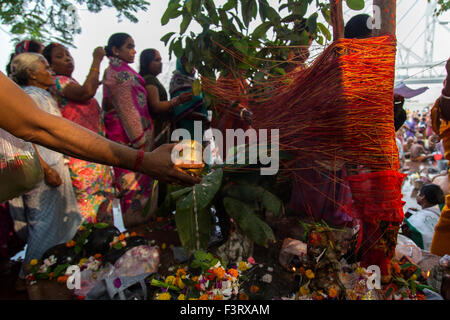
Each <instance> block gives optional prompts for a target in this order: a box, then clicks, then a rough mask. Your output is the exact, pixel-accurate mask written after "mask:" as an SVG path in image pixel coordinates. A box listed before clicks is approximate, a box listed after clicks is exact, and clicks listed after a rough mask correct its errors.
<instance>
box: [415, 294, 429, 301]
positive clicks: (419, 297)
mask: <svg viewBox="0 0 450 320" xmlns="http://www.w3.org/2000/svg"><path fill="white" fill-rule="evenodd" d="M416 297H417V300H427V298H426V297H425V296H424V295H423V294H418V295H417V296H416Z"/></svg>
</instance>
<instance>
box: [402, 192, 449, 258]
mask: <svg viewBox="0 0 450 320" xmlns="http://www.w3.org/2000/svg"><path fill="white" fill-rule="evenodd" d="M444 201H445V198H444V192H443V191H442V189H441V188H440V187H439V186H438V185H436V184H427V185H424V186H423V187H422V188H421V189H420V191H419V194H418V195H417V203H418V204H419V205H420V206H421V207H422V210H419V211H416V212H414V211H415V210H414V209H410V210H412V211H408V212H407V213H406V214H405V217H406V218H405V221H404V222H405V224H404V226H403V227H402V230H403V232H404V234H405V235H406V236H407V237H409V238H411V239H412V240H413V241H414V242H415V243H416V244H417V245H418V246H419V247H420V248H421V249H424V250H426V251H430V247H431V241H432V239H433V233H434V228H435V227H436V225H437V223H438V221H439V216H440V214H441V208H440V206H439V205H442V204H444Z"/></svg>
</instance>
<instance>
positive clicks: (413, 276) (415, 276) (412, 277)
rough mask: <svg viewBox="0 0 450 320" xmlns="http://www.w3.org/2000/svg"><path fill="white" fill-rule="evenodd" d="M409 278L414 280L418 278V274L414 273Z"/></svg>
mask: <svg viewBox="0 0 450 320" xmlns="http://www.w3.org/2000/svg"><path fill="white" fill-rule="evenodd" d="M409 279H410V280H412V281H414V280H417V275H416V274H413V275H412V276H411V278H409Z"/></svg>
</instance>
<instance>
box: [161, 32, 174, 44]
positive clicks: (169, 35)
mask: <svg viewBox="0 0 450 320" xmlns="http://www.w3.org/2000/svg"><path fill="white" fill-rule="evenodd" d="M174 34H175V32H169V33H166V34H165V35H164V36H163V37H162V38H161V41H162V42H164V45H165V46H167V42H169V40H170V38H171V37H172V36H173V35H174Z"/></svg>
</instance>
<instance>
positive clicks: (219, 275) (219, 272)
mask: <svg viewBox="0 0 450 320" xmlns="http://www.w3.org/2000/svg"><path fill="white" fill-rule="evenodd" d="M214 274H215V275H216V277H217V279H219V280H222V279H223V277H225V270H224V269H223V268H221V267H219V268H214Z"/></svg>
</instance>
